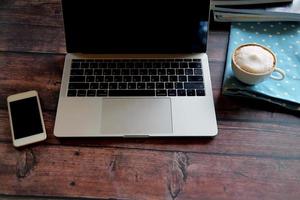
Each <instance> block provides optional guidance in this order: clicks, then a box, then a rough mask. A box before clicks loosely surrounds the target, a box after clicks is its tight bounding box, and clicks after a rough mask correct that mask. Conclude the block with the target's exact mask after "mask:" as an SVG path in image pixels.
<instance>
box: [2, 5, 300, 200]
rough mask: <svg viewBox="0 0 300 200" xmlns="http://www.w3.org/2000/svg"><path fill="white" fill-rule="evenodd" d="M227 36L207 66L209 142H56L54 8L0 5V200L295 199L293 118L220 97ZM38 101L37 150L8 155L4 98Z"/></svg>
mask: <svg viewBox="0 0 300 200" xmlns="http://www.w3.org/2000/svg"><path fill="white" fill-rule="evenodd" d="M227 42H228V30H227V31H226V29H224V30H223V31H222V30H217V29H216V30H212V31H211V32H210V37H209V48H208V56H209V61H210V70H211V77H212V86H213V93H214V102H215V107H216V114H217V120H218V127H219V135H218V136H217V137H215V138H200V137H199V138H155V139H122V138H119V139H102V138H86V139H76V138H73V139H58V138H56V137H54V135H53V126H54V119H55V113H56V108H57V101H58V95H59V89H60V83H61V76H62V69H63V63H64V57H65V51H66V50H65V41H64V32H63V22H62V13H61V7H60V3H59V1H58V0H27V1H25V0H1V1H0V198H1V199H12V198H13V199H15V198H16V199H24V198H25V199H40V198H41V197H42V196H43V197H45V198H43V199H60V198H66V197H71V198H75V197H81V198H82V197H83V198H97V199H251V200H252V199H272V200H274V199H289V200H291V199H300V118H299V114H297V113H293V112H291V111H287V110H284V109H283V108H280V107H277V106H275V105H271V104H268V103H265V102H261V101H255V100H249V99H244V98H236V97H235V98H233V97H225V96H223V95H222V94H221V86H222V76H223V71H224V62H225V55H226V47H227ZM33 89H34V90H37V91H38V92H39V95H40V99H41V103H42V109H43V114H44V120H45V124H46V129H47V133H48V139H47V140H46V141H45V142H42V143H38V144H35V145H31V146H28V147H25V148H22V149H15V148H14V147H13V146H12V143H11V135H10V127H9V121H8V113H7V106H6V97H7V96H8V95H11V94H14V93H18V92H23V91H27V90H33Z"/></svg>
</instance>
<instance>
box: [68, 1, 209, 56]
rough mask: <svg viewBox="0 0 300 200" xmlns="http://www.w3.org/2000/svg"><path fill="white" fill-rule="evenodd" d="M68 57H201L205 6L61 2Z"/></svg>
mask: <svg viewBox="0 0 300 200" xmlns="http://www.w3.org/2000/svg"><path fill="white" fill-rule="evenodd" d="M62 6H63V15H64V24H65V36H66V45H67V52H69V53H75V52H80V53H190V52H205V51H206V44H207V32H208V16H209V0H204V1H203V0H198V1H196V0H195V1H190V0H185V1H170V0H163V1H156V0H141V1H129V0H123V1H115V0H76V1H71V0H62Z"/></svg>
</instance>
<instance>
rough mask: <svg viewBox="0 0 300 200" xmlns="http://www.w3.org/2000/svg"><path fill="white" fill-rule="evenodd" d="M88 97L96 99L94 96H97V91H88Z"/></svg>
mask: <svg viewBox="0 0 300 200" xmlns="http://www.w3.org/2000/svg"><path fill="white" fill-rule="evenodd" d="M87 96H88V97H94V96H96V90H88V91H87Z"/></svg>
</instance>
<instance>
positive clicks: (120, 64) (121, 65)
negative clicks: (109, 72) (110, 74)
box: [117, 62, 125, 69]
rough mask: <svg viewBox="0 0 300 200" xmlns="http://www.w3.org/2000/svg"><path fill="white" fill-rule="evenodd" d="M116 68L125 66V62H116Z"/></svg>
mask: <svg viewBox="0 0 300 200" xmlns="http://www.w3.org/2000/svg"><path fill="white" fill-rule="evenodd" d="M117 68H119V69H122V68H125V63H123V62H121V63H117Z"/></svg>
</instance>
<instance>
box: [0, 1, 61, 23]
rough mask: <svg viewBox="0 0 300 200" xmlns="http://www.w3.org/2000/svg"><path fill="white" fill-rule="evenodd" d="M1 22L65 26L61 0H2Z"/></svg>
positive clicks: (0, 8)
mask: <svg viewBox="0 0 300 200" xmlns="http://www.w3.org/2000/svg"><path fill="white" fill-rule="evenodd" d="M0 24H28V25H38V26H50V27H63V20H62V9H61V4H60V0H42V1H37V0H26V1H24V0H2V1H1V3H0Z"/></svg>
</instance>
